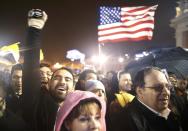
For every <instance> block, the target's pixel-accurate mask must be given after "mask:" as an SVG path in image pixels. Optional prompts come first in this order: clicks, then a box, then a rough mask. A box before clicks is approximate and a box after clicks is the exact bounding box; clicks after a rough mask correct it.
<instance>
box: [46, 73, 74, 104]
mask: <svg viewBox="0 0 188 131" xmlns="http://www.w3.org/2000/svg"><path fill="white" fill-rule="evenodd" d="M73 89H74V81H73V76H72V74H71V73H70V72H69V71H67V70H65V69H60V70H58V71H56V72H55V73H54V74H53V76H52V79H51V81H50V89H49V90H50V94H51V95H52V97H53V98H54V99H55V100H57V101H58V102H62V101H64V99H65V97H66V96H67V94H68V93H69V92H70V91H72V90H73Z"/></svg>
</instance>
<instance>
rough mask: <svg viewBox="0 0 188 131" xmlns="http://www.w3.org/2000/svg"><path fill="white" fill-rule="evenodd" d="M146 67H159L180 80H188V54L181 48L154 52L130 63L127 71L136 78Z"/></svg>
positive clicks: (126, 68)
mask: <svg viewBox="0 0 188 131" xmlns="http://www.w3.org/2000/svg"><path fill="white" fill-rule="evenodd" d="M146 66H157V67H159V68H161V69H166V70H167V72H171V73H174V74H176V76H177V77H178V78H187V77H188V52H187V51H186V50H184V49H183V48H181V47H174V48H161V49H157V50H153V51H151V52H150V53H149V55H148V56H145V57H143V58H141V59H139V60H134V61H132V62H130V63H129V64H128V65H127V66H126V67H125V70H127V71H128V72H130V73H131V75H132V77H133V78H134V77H135V75H136V73H137V72H138V71H139V70H141V69H142V68H144V67H146Z"/></svg>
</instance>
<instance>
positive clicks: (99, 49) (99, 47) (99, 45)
mask: <svg viewBox="0 0 188 131" xmlns="http://www.w3.org/2000/svg"><path fill="white" fill-rule="evenodd" d="M98 51H99V58H100V57H101V44H100V43H99V44H98Z"/></svg>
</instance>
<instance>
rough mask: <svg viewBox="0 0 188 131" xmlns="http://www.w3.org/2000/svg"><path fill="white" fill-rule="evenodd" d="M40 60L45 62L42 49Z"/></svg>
mask: <svg viewBox="0 0 188 131" xmlns="http://www.w3.org/2000/svg"><path fill="white" fill-rule="evenodd" d="M40 60H44V54H43V51H42V49H40Z"/></svg>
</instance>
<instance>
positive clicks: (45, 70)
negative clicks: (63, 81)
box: [40, 62, 52, 92]
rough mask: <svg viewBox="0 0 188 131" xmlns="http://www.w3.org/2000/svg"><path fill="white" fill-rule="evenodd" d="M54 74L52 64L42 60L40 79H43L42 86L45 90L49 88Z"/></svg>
mask: <svg viewBox="0 0 188 131" xmlns="http://www.w3.org/2000/svg"><path fill="white" fill-rule="evenodd" d="M51 76H52V70H51V66H50V64H48V63H45V62H42V63H40V81H41V88H42V90H44V91H47V92H48V90H49V80H50V79H51Z"/></svg>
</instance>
